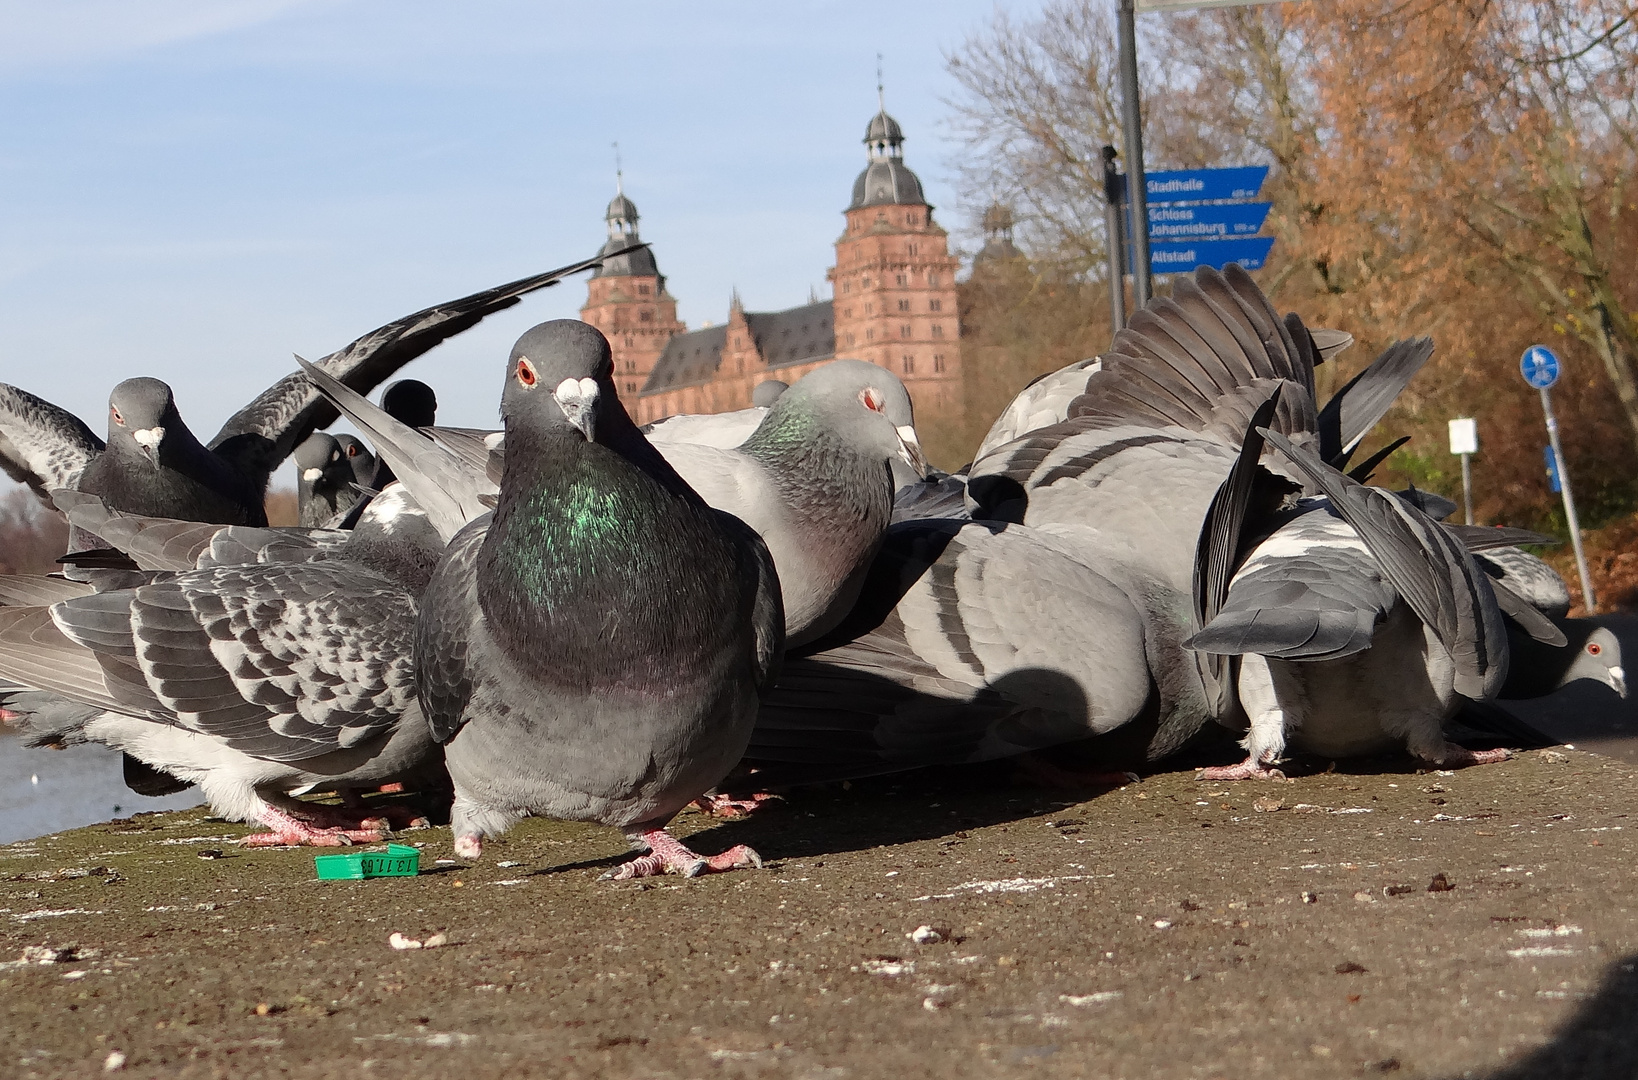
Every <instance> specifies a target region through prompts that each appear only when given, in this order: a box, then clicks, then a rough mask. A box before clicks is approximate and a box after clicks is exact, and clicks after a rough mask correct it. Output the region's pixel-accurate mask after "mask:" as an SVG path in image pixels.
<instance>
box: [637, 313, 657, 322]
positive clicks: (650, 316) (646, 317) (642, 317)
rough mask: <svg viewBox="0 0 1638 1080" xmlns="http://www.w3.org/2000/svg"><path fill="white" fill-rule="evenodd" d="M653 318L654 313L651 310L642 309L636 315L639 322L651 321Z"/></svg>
mask: <svg viewBox="0 0 1638 1080" xmlns="http://www.w3.org/2000/svg"><path fill="white" fill-rule="evenodd" d="M653 319H654V313H653V312H652V311H644V312H642V313H640V314H639V315H638V316H637V321H639V322H651V321H652V320H653Z"/></svg>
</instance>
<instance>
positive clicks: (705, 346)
mask: <svg viewBox="0 0 1638 1080" xmlns="http://www.w3.org/2000/svg"><path fill="white" fill-rule="evenodd" d="M903 141H904V135H903V132H902V131H901V130H900V128H899V125H898V123H897V122H896V121H895V120H893V118H892V117H890V116H888V115H887V113H886V111H885V110H884V111H882V112H879V113H878V114H877V115H876V116H875V117H873V118H872V119H871V121H870V126H869V128H868V129H867V131H866V134H865V144H866V146H867V147H868V148H869V160H868V163H867V165H866V168H865V170H864V172H862V173H860V174H859V177H858V179H857V180H856V181H855V182H854V185H853V199H852V202H851V203H850V205H849V206H848V208H847V210H846V217H847V225H846V229H845V231H844V232H843V233H842V235H841V236H840V237H839V238H838V239H837V241H836V265H835V266H834V267H832V268H831V269H830V270H829V272H828V273H827V275H826V276H827V278H828V279H829V281H830V282H831V285H832V295H833V297H834V299H833V300H831V301H817V302H814V303H810V304H807V305H804V306H802V307H799V308H791V309H788V310H786V311H777V312H747V311H746V310H745V309H744V306H743V305H742V304H741V303H740V302H739V297H738V296H737V295H736V296H735V297H734V301H733V303H732V304H731V306H730V309H729V312H728V320H727V322H726V323H724V324H721V325H718V326H707V327H704V328H702V329H699V330H694V331H689V330H687V328H686V327H685V326H684V325H683V324H682V323H681V322H680V321H679V320H678V319H677V303H676V300H675V299H674V298H673V297H672V296H671V294H670V293H669V292H668V291H667V290H666V287H665V277H664V276H663V275H662V274H660V272H659V267H658V266H657V264H656V263H655V259H654V256H653V253H652V252H651V251H649V250H647V249H645V250H643V251H641V252H637V253H635V254H632V255H620V256H615V257H613V258H611V259H610V260H608V261H607V262H606V263H604V265H603V267H602V268H601V269H600V270H598V271H597V273H596V274H595V275H593V277H592V280H591V283H590V287H589V291H588V295H587V297H586V303H585V305H584V306H583V307H582V308H581V309H580V315H581V318H582V319H584V320H585V321H586V322H588V323H591V324H592V325H593V326H596V327H597V328H598V329H599V330H602V331H603V333H604V335H605V336H607V337H608V339H609V344H610V347H611V349H612V350H613V354H614V369H615V382H616V385H617V386H618V387H619V390H620V395H621V398H622V400H623V401H624V402H625V404H626V408H627V409H628V410H629V411H630V412H631V415H632V418H633V419H635V420H636V421H637V422H638V423H640V424H641V423H647V422H649V421H652V420H658V419H660V418H661V417H665V416H672V415H675V414H677V413H712V412H726V411H730V410H734V409H743V408H746V407H747V406H749V405H750V404H751V393H752V391H753V390H755V388H756V387H757V386H758V385H759V384H760V383H762V382H765V381H767V380H769V379H778V380H780V381H782V382H785V383H791V382H794V381H796V380H797V379H799V378H801V377H802V376H803V375H805V374H807V373H808V372H809V371H812V370H813V369H814V368H816V367H819V366H820V365H821V364H824V363H827V362H829V361H830V360H833V359H835V358H837V357H853V358H857V359H861V360H869V361H871V362H873V363H876V364H880V365H881V366H882V367H884V368H887V369H888V370H889V371H891V372H893V373H894V374H896V375H898V376H899V377H900V378H901V379H903V380H904V383H905V386H906V387H907V388H908V389H909V390H910V395H911V398H912V400H913V401H914V402H915V404H916V410H917V415H918V417H920V418H921V419H922V421H923V422H926V420H927V419H928V418H929V416H930V414H937V415H948V416H954V415H956V414H957V413H959V411H960V409H961V407H962V401H961V328H960V322H959V319H958V316H957V310H956V287H955V286H956V282H955V276H956V270H957V268H958V267H959V261H958V260H957V259H956V258H955V257H954V256H952V255H951V254H950V252H949V241H948V236H947V234H946V233H945V231H944V230H943V229H942V228H940V227H939V226H938V225H937V224H936V223H935V222H934V221H933V208H932V207H931V206H929V205H928V204H927V201H926V199H925V198H924V197H923V195H922V190H921V181H920V180H919V179H918V178H917V177H916V175H915V174H914V173H913V172H911V171H910V170H909V168H908V167H906V166H905V164H904V162H903V155H902V150H901V147H902V144H903ZM607 221H608V224H609V243H608V247H607V248H606V249H605V250H611V251H612V250H617V249H619V248H620V247H623V246H626V245H628V244H630V243H631V242H632V241H634V240H636V239H637V207H636V206H635V205H633V204H632V202H631V200H630V199H628V198H626V196H625V194H624V192H623V191H622V192H620V193H618V194H616V196H615V198H614V201H613V202H611V203H610V204H609V209H608V214H607Z"/></svg>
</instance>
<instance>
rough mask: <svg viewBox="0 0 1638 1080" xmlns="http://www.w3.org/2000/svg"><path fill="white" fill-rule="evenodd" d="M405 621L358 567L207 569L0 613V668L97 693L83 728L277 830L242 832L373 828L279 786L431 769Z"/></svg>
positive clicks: (399, 591) (334, 840) (394, 586)
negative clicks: (297, 799) (297, 798)
mask: <svg viewBox="0 0 1638 1080" xmlns="http://www.w3.org/2000/svg"><path fill="white" fill-rule="evenodd" d="M414 618H415V603H414V599H413V597H412V596H410V594H409V593H408V592H407V591H406V590H405V589H404V588H403V587H402V585H400V584H399V583H397V582H395V581H393V580H392V579H391V578H388V577H386V576H385V575H382V574H378V573H375V572H372V571H370V570H369V569H368V568H366V567H363V566H361V565H359V564H356V563H347V562H335V561H327V562H313V563H298V564H273V565H251V566H229V567H214V568H210V569H204V570H193V571H187V572H184V573H181V574H177V575H175V576H173V577H169V578H165V579H160V580H156V581H155V582H153V583H152V584H149V585H145V586H141V587H139V588H135V589H127V590H116V591H113V592H106V593H95V594H92V595H90V596H86V597H83V598H79V599H74V600H67V601H63V602H60V603H58V604H55V605H53V606H51V607H49V608H28V607H9V608H0V674H4V675H5V676H6V677H7V678H10V679H14V680H16V681H18V682H21V683H24V684H26V685H28V686H31V687H36V688H38V689H40V690H44V691H49V692H51V693H53V694H56V695H60V696H61V697H64V698H68V699H70V700H72V701H76V702H79V703H81V704H83V705H89V706H94V707H95V708H96V710H97V711H96V712H95V713H94V714H93V715H89V716H86V715H83V714H82V715H81V716H80V717H79V718H78V720H79V723H78V730H77V731H76V732H75V736H76V737H77V738H79V739H83V740H86V741H92V742H100V743H103V744H105V745H108V746H112V747H114V748H116V749H119V750H121V751H123V752H124V753H126V754H128V755H130V756H132V757H134V758H137V759H138V760H140V761H141V762H143V763H144V764H146V765H149V766H152V767H154V768H157V769H159V770H161V771H163V772H164V773H167V774H169V775H171V776H173V777H175V778H177V779H178V780H181V781H184V782H188V783H196V784H198V785H199V786H200V788H201V790H202V791H203V792H204V794H205V796H206V798H207V799H209V800H210V803H211V806H212V808H213V809H214V810H215V811H216V812H217V813H219V814H221V815H223V816H225V817H228V818H230V819H232V820H239V821H259V822H261V823H262V824H264V825H267V826H269V828H270V829H271V830H272V832H270V833H262V834H253V835H252V836H250V837H247V838H246V843H249V844H287V843H309V844H319V845H326V844H339V843H348V842H353V841H373V840H378V839H380V835H381V834H380V832H379V829H378V828H376V827H374V826H373V824H372V823H371V822H370V821H369V820H365V819H361V816H360V815H357V814H354V815H351V818H350V819H349V818H348V816H347V815H345V814H342V813H341V812H339V811H333V810H332V809H331V808H326V807H318V806H314V805H312V804H301V803H297V802H295V801H294V800H292V799H291V798H290V797H289V796H290V794H291V793H293V792H298V791H301V790H304V789H309V788H313V787H323V788H325V789H327V790H328V789H333V788H335V787H338V786H344V787H353V786H370V785H378V784H383V783H388V782H393V781H402V780H406V779H413V778H415V777H417V776H418V775H420V774H422V773H423V772H424V771H425V770H427V769H429V768H435V767H436V747H435V746H434V745H433V744H432V740H431V738H430V736H429V734H428V732H427V729H426V725H425V724H424V723H423V722H422V721H421V719H420V717H419V716H418V714H417V709H416V706H415V701H414V693H415V684H414V670H413V660H412V644H413V632H414V631H413V625H414ZM52 719H53V717H52V716H51V715H49V713H43V714H42V713H36V714H35V716H34V718H33V720H32V721H31V722H33V723H49V722H51V721H52ZM56 719H57V720H58V722H59V723H60V722H61V720H62V718H61V717H58V718H56ZM63 741H67V740H63Z"/></svg>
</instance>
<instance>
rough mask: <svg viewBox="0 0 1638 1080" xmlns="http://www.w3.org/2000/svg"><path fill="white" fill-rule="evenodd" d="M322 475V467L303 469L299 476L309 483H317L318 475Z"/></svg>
mask: <svg viewBox="0 0 1638 1080" xmlns="http://www.w3.org/2000/svg"><path fill="white" fill-rule="evenodd" d="M323 475H324V470H323V469H303V470H302V474H301V478H302V479H303V480H305V481H307V482H308V483H309V484H316V483H318V480H319V477H321V476H323Z"/></svg>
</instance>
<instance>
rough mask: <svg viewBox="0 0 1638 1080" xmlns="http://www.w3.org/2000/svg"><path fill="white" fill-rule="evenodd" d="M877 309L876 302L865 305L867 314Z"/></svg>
mask: <svg viewBox="0 0 1638 1080" xmlns="http://www.w3.org/2000/svg"><path fill="white" fill-rule="evenodd" d="M875 310H876V305H874V304H866V305H865V314H866V315H870V314H873V313H874V312H875Z"/></svg>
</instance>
